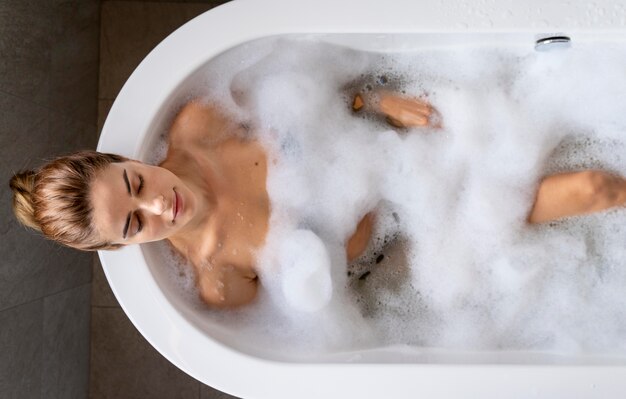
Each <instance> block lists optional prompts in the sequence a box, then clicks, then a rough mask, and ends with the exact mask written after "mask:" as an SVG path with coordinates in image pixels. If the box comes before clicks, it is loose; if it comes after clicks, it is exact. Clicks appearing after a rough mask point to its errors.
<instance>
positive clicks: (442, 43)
mask: <svg viewBox="0 0 626 399" xmlns="http://www.w3.org/2000/svg"><path fill="white" fill-rule="evenodd" d="M558 34H560V33H559V32H554V33H546V34H536V33H500V34H498V33H445V34H442V33H436V34H435V33H432V34H428V33H419V34H365V33H363V34H323V35H321V34H318V35H312V36H315V37H316V39H318V40H321V41H325V42H328V43H332V44H335V45H340V46H346V47H349V48H352V49H356V50H361V51H371V52H404V51H413V50H417V49H431V48H436V49H442V50H446V49H454V48H467V47H468V46H477V47H480V46H506V47H518V48H527V49H528V51H529V52H532V51H534V44H535V41H536V40H537V39H540V38H542V37H546V36H550V35H558ZM568 36H569V37H571V39H572V42H573V43H574V44H575V43H577V42H615V41H619V40H620V38H619V37H617V36H616V35H614V34H601V33H597V34H590V33H585V34H580V35H578V34H575V33H569V32H568ZM259 40H263V39H259ZM211 62H212V60H210V59H209V60H207V61H206V63H205V64H204V65H202V66H200V67H199V68H197V69H196V70H195V71H194V72H193V73H191V74H190V75H189V76H187V78H185V79H184V80H183V81H181V82H180V84H179V85H178V86H177V87H176V88H175V89H174V90H173V91H172V93H170V95H169V97H168V98H167V99H166V101H165V102H164V103H163V104H162V105H161V107H160V109H159V110H158V111H157V112H156V113H155V114H154V115H155V117H154V119H153V120H152V121H151V122H150V123H149V127H148V129H147V132H148V133H147V134H146V135H145V136H144V137H143V141H142V144H141V147H140V148H141V150H140V151H139V153H138V158H139V159H140V160H144V161H149V160H150V159H151V157H152V156H153V155H152V154H153V152H154V148H155V146H156V145H157V143H159V142H160V141H162V135H163V132H165V131H166V129H167V126H168V125H169V123H171V120H172V118H173V117H174V115H175V113H176V106H177V105H179V104H181V103H182V102H184V100H185V99H188V98H189V93H193V92H194V90H195V87H194V84H195V82H196V81H197V78H198V74H201V73H202V70H203V69H204V68H205V67H206V65H207V64H209V63H211ZM162 251H163V244H161V243H156V244H143V245H141V252H142V254H143V256H144V258H145V260H146V263H147V267H148V268H149V271H150V274H151V276H152V277H153V278H154V280H155V282H156V283H157V284H156V285H157V286H158V287H159V289H160V290H161V291H162V292H163V294H164V296H165V297H166V298H167V300H168V301H169V302H170V304H171V305H172V306H173V307H174V308H175V309H177V311H178V312H179V313H180V314H181V315H182V316H183V318H184V319H185V320H186V322H188V323H189V324H190V326H191V328H194V329H197V330H200V331H201V332H202V333H203V334H205V335H206V336H207V337H210V339H212V340H215V341H217V342H219V343H221V344H222V345H224V346H226V347H228V348H230V349H232V350H235V351H237V352H240V353H243V354H246V355H249V356H253V357H256V358H261V359H266V360H271V361H280V362H293V363H301V362H302V363H319V362H336V363H353V362H357V363H424V364H427V363H428V364H430V363H432V364H538V365H547V364H560V365H590V364H599V365H615V364H618V365H625V364H626V357H624V356H623V355H614V356H612V355H610V354H605V353H603V354H594V353H577V354H566V355H564V354H553V353H539V352H529V351H459V350H454V349H446V348H420V347H412V346H405V345H396V346H390V347H380V348H367V349H366V348H364V349H363V350H361V351H358V350H356V351H349V352H345V351H341V350H339V351H337V352H333V353H291V352H284V351H281V349H280V346H279V345H277V346H275V347H268V346H261V345H258V344H257V343H255V342H251V341H250V340H249V339H248V338H247V337H245V336H244V335H242V334H240V333H239V332H238V331H236V330H234V329H232V328H228V327H225V326H224V325H222V324H221V323H220V321H219V318H216V317H214V314H213V311H211V310H208V309H206V308H205V307H203V306H202V305H201V304H200V303H199V302H198V301H197V300H194V298H191V297H190V295H189V292H188V291H185V290H183V289H181V286H180V284H179V283H178V282H177V281H176V279H173V278H172V267H171V264H170V263H169V262H168V261H167V260H166V259H165V258H164V257H163V256H162V255H161V254H162Z"/></svg>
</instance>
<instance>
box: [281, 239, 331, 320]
mask: <svg viewBox="0 0 626 399" xmlns="http://www.w3.org/2000/svg"><path fill="white" fill-rule="evenodd" d="M278 259H279V264H280V265H281V270H280V273H281V275H282V277H281V285H282V291H283V294H284V295H285V298H286V300H287V302H288V303H289V305H290V306H292V307H293V308H294V309H296V310H298V311H304V312H316V311H319V310H320V309H322V308H324V307H325V306H326V305H327V304H328V303H329V302H330V298H331V296H332V281H331V277H330V257H329V256H328V252H327V251H326V247H325V246H324V243H323V242H322V240H320V239H319V237H317V236H316V235H315V233H313V232H312V231H310V230H296V231H294V232H293V233H292V234H291V235H290V236H289V237H288V238H286V239H285V240H284V241H283V243H282V245H281V247H280V252H279V255H278Z"/></svg>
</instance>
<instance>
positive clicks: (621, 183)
mask: <svg viewBox="0 0 626 399" xmlns="http://www.w3.org/2000/svg"><path fill="white" fill-rule="evenodd" d="M353 109H354V110H355V112H362V111H363V110H364V111H365V112H368V111H369V112H374V113H379V114H382V115H385V116H386V117H387V120H388V122H389V123H391V124H393V125H394V126H397V127H419V126H428V125H433V124H435V119H436V118H435V117H434V116H435V114H436V112H435V111H434V110H433V109H432V108H431V106H430V105H428V104H427V103H425V102H423V101H421V100H419V99H415V98H409V97H406V96H399V95H396V94H393V93H388V92H379V93H378V94H375V95H371V94H370V95H368V96H364V95H357V96H355V97H354V102H353ZM244 130H245V126H242V125H241V124H238V123H236V122H235V121H234V120H232V119H231V118H229V117H228V116H227V115H225V114H224V113H223V112H222V111H221V110H220V109H219V108H217V107H214V106H211V105H206V104H202V103H200V102H190V103H188V104H187V105H185V106H184V107H183V109H182V110H181V111H180V112H179V114H178V115H177V117H176V118H175V120H174V122H173V124H172V126H171V129H170V132H169V150H168V154H167V157H166V159H165V160H164V161H163V162H162V163H161V165H160V166H151V165H147V164H143V163H140V162H137V161H133V160H129V159H126V158H123V157H120V156H117V155H112V154H101V153H96V152H80V153H77V154H74V155H70V156H67V157H62V158H59V159H57V160H55V161H53V162H51V163H49V164H47V165H45V166H44V167H42V168H41V169H40V170H39V171H37V172H33V171H29V172H23V173H20V174H17V175H15V176H14V177H13V178H12V179H11V183H10V185H11V188H12V189H13V192H14V200H13V203H14V211H15V214H16V216H17V217H18V219H19V220H20V221H21V222H22V223H23V224H25V225H28V226H30V227H32V228H34V229H37V230H40V231H41V232H42V233H43V234H44V235H45V236H47V237H49V238H52V239H54V240H56V241H59V242H61V243H62V244H65V245H68V246H71V247H74V248H78V249H82V250H98V249H115V248H119V247H121V246H123V245H128V244H138V243H144V242H150V241H156V240H162V239H167V240H168V241H169V242H170V243H171V244H172V245H173V246H174V247H175V248H176V250H177V251H179V252H180V253H181V254H182V255H183V256H185V257H186V258H187V259H188V260H189V261H190V262H191V263H192V264H193V266H194V268H195V271H196V281H197V286H198V288H199V292H200V295H201V297H202V299H203V300H204V301H205V302H206V303H207V304H209V305H212V306H216V307H235V306H239V305H243V304H246V303H249V302H250V301H252V300H253V298H254V297H255V294H256V291H257V288H258V278H257V274H256V272H255V259H254V252H255V250H256V249H258V248H259V247H260V246H261V245H263V243H264V240H265V237H266V234H267V230H268V221H269V216H270V205H269V199H268V195H267V191H266V175H267V157H266V153H265V151H264V149H263V148H262V147H261V146H260V145H259V143H258V142H256V141H254V140H251V139H246V138H242V137H245V136H246V135H245V134H239V133H245V132H244ZM625 201H626V180H625V179H623V178H621V177H618V176H614V175H611V174H609V173H605V172H600V171H583V172H575V173H563V174H557V175H552V176H548V177H546V178H545V179H543V181H542V182H541V183H540V185H539V189H538V191H537V196H536V200H535V203H534V205H533V207H532V209H531V211H530V214H529V216H528V221H529V222H530V223H541V222H546V221H550V220H554V219H559V218H563V217H567V216H574V215H581V214H586V213H591V212H597V211H601V210H604V209H607V208H611V207H614V206H620V205H623V204H624V202H625ZM373 219H374V216H373V214H372V213H368V214H366V215H364V216H363V218H362V220H361V221H360V222H359V223H358V225H357V226H356V227H355V230H354V232H353V233H352V235H351V236H349V237H346V243H345V246H346V256H347V259H348V261H351V260H353V259H355V258H356V257H358V256H359V255H360V254H361V253H362V252H363V251H364V249H365V248H366V246H367V244H368V241H369V238H370V235H371V232H372V226H373Z"/></svg>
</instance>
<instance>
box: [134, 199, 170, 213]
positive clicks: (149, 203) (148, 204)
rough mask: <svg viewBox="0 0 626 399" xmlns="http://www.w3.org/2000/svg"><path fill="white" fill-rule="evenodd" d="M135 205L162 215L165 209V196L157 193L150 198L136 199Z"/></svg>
mask: <svg viewBox="0 0 626 399" xmlns="http://www.w3.org/2000/svg"><path fill="white" fill-rule="evenodd" d="M137 207H138V208H139V209H141V210H144V211H146V212H150V213H153V214H155V215H162V214H163V212H165V210H166V209H167V204H166V203H165V197H164V196H163V195H157V196H154V197H152V198H142V199H139V200H138V201H137Z"/></svg>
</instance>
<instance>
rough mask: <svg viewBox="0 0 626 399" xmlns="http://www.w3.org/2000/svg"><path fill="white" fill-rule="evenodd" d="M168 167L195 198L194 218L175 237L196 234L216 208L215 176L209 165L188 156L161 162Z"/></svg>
mask: <svg viewBox="0 0 626 399" xmlns="http://www.w3.org/2000/svg"><path fill="white" fill-rule="evenodd" d="M161 166H162V167H164V168H166V169H169V170H170V171H171V172H173V173H174V174H175V175H176V176H178V178H180V179H181V180H182V181H183V183H184V184H185V185H186V186H187V187H188V188H189V189H190V190H191V192H192V193H193V195H194V199H195V216H194V218H193V219H192V220H191V221H190V222H189V223H188V224H187V225H186V226H185V227H184V228H183V229H182V230H181V231H180V232H178V233H177V236H178V237H177V238H183V237H193V236H196V234H197V232H198V231H201V230H202V228H203V226H205V225H206V223H207V222H208V221H209V220H210V219H211V218H212V217H213V215H214V213H215V209H216V208H217V194H216V192H215V187H216V184H215V178H214V177H213V170H212V168H210V167H209V165H200V164H199V163H198V162H197V160H195V159H193V158H188V159H184V160H181V162H175V161H174V160H172V159H169V158H168V159H167V160H166V161H165V162H163V163H162V164H161Z"/></svg>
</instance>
